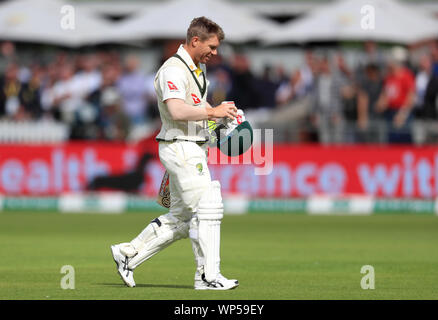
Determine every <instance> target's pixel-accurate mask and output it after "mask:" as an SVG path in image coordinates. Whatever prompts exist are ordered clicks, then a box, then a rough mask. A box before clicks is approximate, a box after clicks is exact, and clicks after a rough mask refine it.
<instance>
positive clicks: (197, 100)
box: [192, 93, 201, 104]
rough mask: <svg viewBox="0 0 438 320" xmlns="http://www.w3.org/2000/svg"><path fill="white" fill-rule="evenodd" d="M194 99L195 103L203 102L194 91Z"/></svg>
mask: <svg viewBox="0 0 438 320" xmlns="http://www.w3.org/2000/svg"><path fill="white" fill-rule="evenodd" d="M192 99H193V102H194V103H195V104H198V103H201V99H199V98H198V96H197V95H196V94H194V93H192Z"/></svg>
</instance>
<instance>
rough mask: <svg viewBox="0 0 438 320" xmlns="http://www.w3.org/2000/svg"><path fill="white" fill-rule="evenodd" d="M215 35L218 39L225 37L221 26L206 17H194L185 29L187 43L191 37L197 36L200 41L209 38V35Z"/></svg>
mask: <svg viewBox="0 0 438 320" xmlns="http://www.w3.org/2000/svg"><path fill="white" fill-rule="evenodd" d="M213 35H216V36H217V38H218V40H219V41H222V40H224V39H225V34H224V31H223V30H222V28H221V27H220V26H219V25H218V24H217V23H215V22H213V21H211V20H210V19H208V18H206V17H198V18H194V19H193V20H192V22H191V23H190V26H189V28H188V29H187V38H186V41H187V43H190V41H191V40H192V39H193V37H199V39H200V40H201V41H205V40H207V39H210V37H211V36H213Z"/></svg>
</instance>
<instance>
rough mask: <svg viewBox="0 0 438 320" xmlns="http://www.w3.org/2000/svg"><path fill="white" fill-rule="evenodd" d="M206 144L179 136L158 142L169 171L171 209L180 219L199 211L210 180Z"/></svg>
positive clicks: (186, 218)
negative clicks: (171, 140) (177, 138)
mask: <svg viewBox="0 0 438 320" xmlns="http://www.w3.org/2000/svg"><path fill="white" fill-rule="evenodd" d="M207 147H208V146H207V144H204V145H203V146H200V145H198V144H196V143H195V142H190V141H181V140H177V141H175V142H163V141H161V142H160V143H159V157H160V161H161V163H162V164H163V166H164V167H165V168H166V170H167V172H168V173H169V192H170V208H169V213H170V214H171V215H172V216H173V217H175V218H177V219H178V220H179V221H181V222H187V221H189V220H190V219H191V218H192V216H193V214H194V213H196V211H197V207H198V203H199V200H200V198H201V196H202V194H203V192H204V191H205V190H206V188H208V187H209V186H210V184H211V176H210V171H209V170H208V166H207Z"/></svg>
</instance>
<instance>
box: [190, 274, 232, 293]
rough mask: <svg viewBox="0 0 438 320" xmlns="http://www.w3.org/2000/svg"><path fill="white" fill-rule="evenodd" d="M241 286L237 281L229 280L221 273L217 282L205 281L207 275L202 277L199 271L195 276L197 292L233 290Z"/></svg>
mask: <svg viewBox="0 0 438 320" xmlns="http://www.w3.org/2000/svg"><path fill="white" fill-rule="evenodd" d="M238 286H239V281H237V280H236V279H231V280H230V279H227V278H225V277H224V276H223V275H222V274H220V273H219V275H218V277H217V278H216V280H214V281H211V282H208V281H206V280H205V274H204V273H203V274H202V275H201V274H200V273H199V272H198V271H197V272H196V274H195V290H231V289H234V288H236V287H238Z"/></svg>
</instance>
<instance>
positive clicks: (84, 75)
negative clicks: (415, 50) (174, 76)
mask: <svg viewBox="0 0 438 320" xmlns="http://www.w3.org/2000/svg"><path fill="white" fill-rule="evenodd" d="M0 50H1V57H2V59H1V62H0V67H1V70H2V72H1V74H0V89H1V90H0V118H2V119H8V120H10V121H33V120H36V121H37V120H41V119H44V120H49V121H53V122H61V123H65V124H67V125H68V126H69V128H70V139H88V140H90V139H91V140H96V139H101V140H111V141H124V140H126V139H127V138H128V136H129V133H130V131H131V130H132V128H133V127H134V126H137V125H146V126H147V125H151V126H153V125H156V124H157V122H159V116H158V113H157V107H156V97H155V93H154V88H153V78H154V74H147V73H145V72H143V70H142V68H141V60H140V58H139V57H138V56H136V55H134V54H128V55H125V56H122V55H121V54H120V53H119V52H117V51H96V52H88V53H74V52H70V53H65V52H59V53H58V54H56V56H54V58H52V59H51V60H49V61H48V62H47V61H46V62H38V61H39V59H37V58H36V59H34V60H32V61H33V62H32V63H31V64H29V65H27V64H22V63H20V62H19V61H18V60H17V59H16V52H15V47H14V45H13V44H12V43H10V42H4V43H2V44H1V46H0ZM357 61H358V63H357V64H355V65H354V66H351V65H349V64H348V63H347V62H346V59H345V57H344V56H343V54H342V53H341V52H340V51H338V52H334V53H333V52H330V54H328V53H327V52H324V51H323V50H321V49H318V50H311V49H304V50H303V61H302V63H301V64H300V67H298V68H296V69H295V70H292V71H288V72H287V71H285V70H284V68H283V67H282V66H281V65H273V66H269V65H267V66H265V67H264V69H263V72H262V73H261V74H260V75H259V74H255V73H254V72H253V70H252V67H251V64H250V60H249V58H248V57H247V56H245V55H244V54H240V53H237V54H234V55H233V56H232V57H231V58H230V59H229V60H225V59H224V58H223V57H221V56H217V57H215V59H213V60H212V61H211V64H210V65H209V67H208V75H207V76H208V79H209V81H210V87H209V94H208V100H209V102H210V103H211V104H212V105H218V104H220V102H221V101H224V100H233V101H235V102H236V104H237V105H238V106H239V107H241V108H242V109H243V110H244V111H245V113H246V114H247V117H248V119H249V120H250V121H251V122H252V123H253V124H254V127H256V128H274V135H275V130H276V129H278V132H287V133H288V134H287V135H288V136H287V137H286V139H287V140H288V141H293V142H320V143H376V142H377V143H382V142H383V143H413V142H420V143H433V142H436V138H437V137H438V130H437V127H438V119H437V117H438V114H437V96H438V44H436V43H432V44H430V45H429V46H428V47H427V48H426V49H425V50H422V51H421V53H420V54H419V55H417V56H416V57H415V59H414V58H413V55H412V54H411V53H410V51H408V50H407V49H405V48H402V47H393V48H390V49H389V50H386V51H385V52H384V51H383V50H381V49H380V48H378V46H377V45H376V44H375V43H372V42H367V43H365V44H364V48H363V50H361V54H360V56H359V57H358V59H357Z"/></svg>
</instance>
